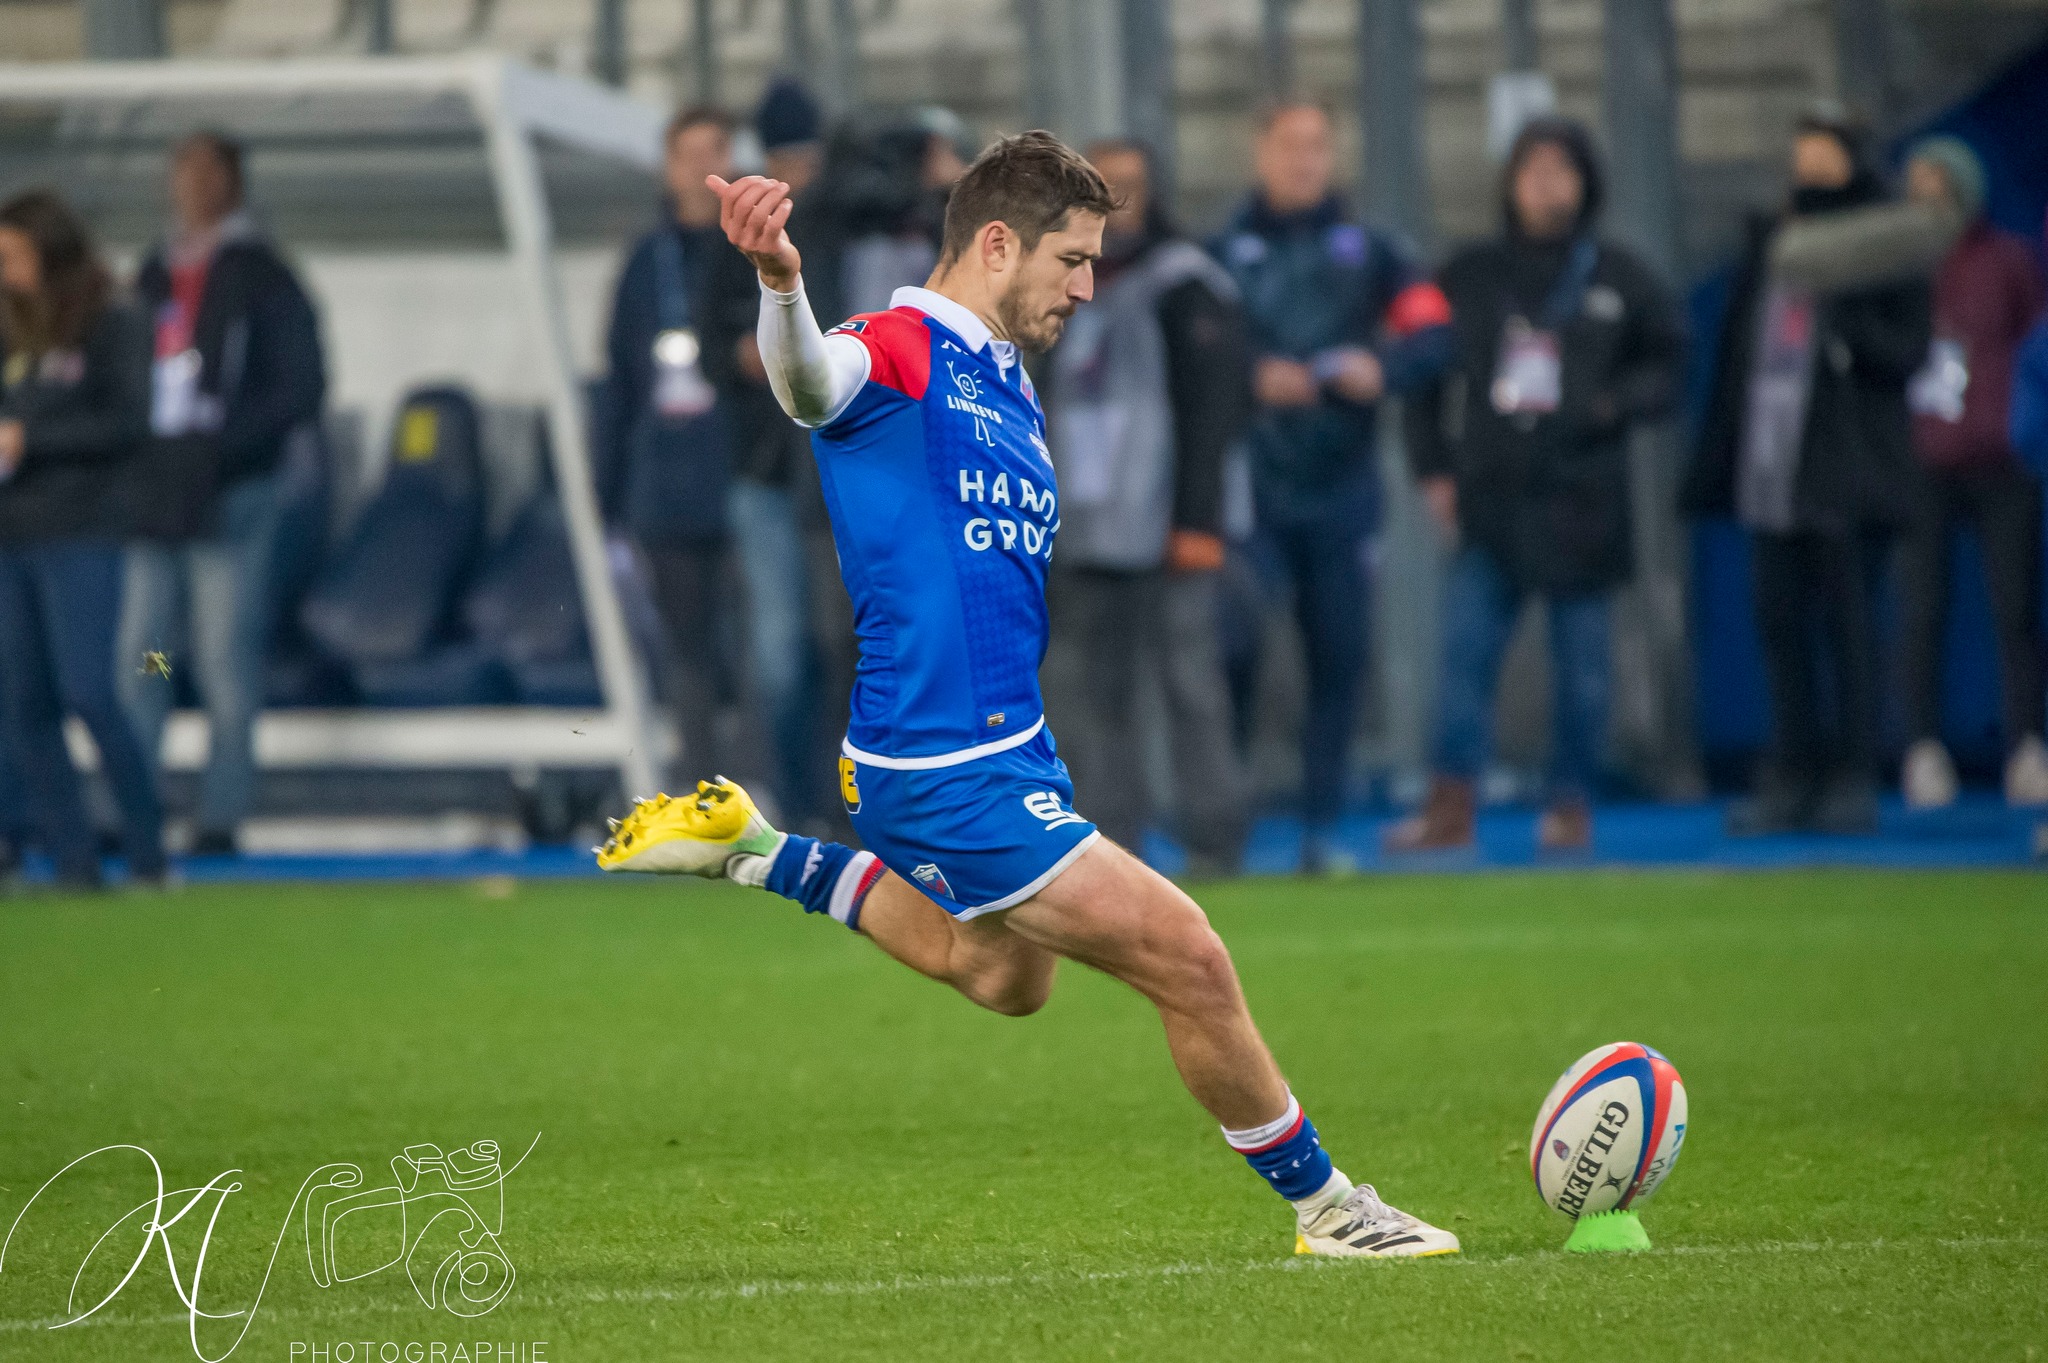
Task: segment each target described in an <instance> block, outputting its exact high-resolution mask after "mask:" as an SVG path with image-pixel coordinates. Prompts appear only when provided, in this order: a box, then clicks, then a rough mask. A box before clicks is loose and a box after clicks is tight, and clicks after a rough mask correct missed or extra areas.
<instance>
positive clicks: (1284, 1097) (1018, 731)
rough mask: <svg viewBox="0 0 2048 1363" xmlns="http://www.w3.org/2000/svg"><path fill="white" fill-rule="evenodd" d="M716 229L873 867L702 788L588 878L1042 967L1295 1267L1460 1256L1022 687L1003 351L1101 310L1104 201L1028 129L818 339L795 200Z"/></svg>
mask: <svg viewBox="0 0 2048 1363" xmlns="http://www.w3.org/2000/svg"><path fill="white" fill-rule="evenodd" d="M709 183H710V186H711V188H713V189H715V190H716V191H717V192H718V195H719V198H720V199H721V200H722V201H723V207H722V209H721V213H720V218H721V222H722V225H723V226H724V228H725V233H726V236H727V237H729V238H730V239H731V241H732V242H733V244H734V245H735V246H737V247H738V248H739V249H740V250H741V251H742V252H744V253H745V254H746V255H747V257H748V258H749V259H750V260H751V261H752V262H753V264H754V266H755V267H756V268H757V269H758V270H759V272H760V276H761V290H762V293H761V317H760V323H759V327H758V332H757V335H758V340H759V342H760V348H761V355H762V358H763V360H764V361H765V363H766V365H767V369H768V376H769V381H770V383H771V385H772V386H773V388H774V390H775V396H776V398H777V399H778V400H779V401H780V402H781V404H782V408H783V410H784V411H786V412H788V413H789V415H790V416H791V417H792V418H794V419H795V420H796V421H797V422H798V424H800V425H802V426H805V427H808V428H809V429H810V430H811V431H812V437H811V441H812V446H813V448H814V450H815V452H816V457H817V461H818V472H819V477H820V479H821V481H822V483H823V487H824V493H825V502H826V505H827V507H828V508H829V510H830V513H831V518H832V534H833V538H834V541H835V543H836V544H837V547H838V551H839V564H840V571H841V574H842V575H843V576H844V578H845V580H846V587H847V590H848V592H850V593H851V594H852V597H853V603H854V612H855V620H856V627H857V629H858V632H859V635H860V650H861V658H860V668H859V673H858V678H857V681H856V683H855V686H854V692H853V697H852V720H851V723H850V724H849V726H848V730H847V735H846V741H845V746H844V748H843V753H844V755H843V756H842V757H841V758H840V762H839V769H840V786H841V794H842V795H843V797H844V798H845V801H846V805H847V809H848V810H849V812H850V813H851V815H852V818H853V823H854V827H855V828H856V829H858V830H859V833H860V836H861V839H862V841H864V842H865V843H866V844H867V846H868V848H870V849H871V850H869V851H863V852H856V851H854V850H853V849H852V848H849V847H844V846H841V845H840V844H837V843H829V842H821V841H818V840H816V839H813V838H806V837H801V836H798V835H795V834H788V833H779V832H777V831H776V830H775V829H773V828H771V827H769V826H768V823H767V821H766V820H765V819H764V818H763V817H762V816H761V813H760V811H759V810H758V809H757V808H756V807H755V805H754V802H753V801H752V800H751V799H749V798H748V796H747V793H746V792H745V791H744V790H741V789H740V788H739V787H738V786H737V785H735V784H734V783H732V782H730V781H727V780H725V779H723V778H719V779H717V780H713V781H705V782H700V783H699V785H698V787H697V790H696V793H695V794H694V795H686V796H683V797H681V798H670V797H668V796H657V797H655V798H654V799H651V800H644V801H642V802H640V803H639V804H638V805H637V806H636V807H635V808H634V810H633V812H632V814H631V815H630V816H629V817H627V818H626V819H625V820H624V821H623V822H622V823H620V824H619V825H618V826H617V827H616V828H615V830H614V832H613V836H612V837H611V838H610V840H609V841H607V842H606V843H605V845H604V846H603V847H602V848H600V849H598V862H599V865H601V866H602V867H603V868H604V869H606V870H608V871H656V872H687V873H690V874H694V875H700V876H709V877H717V876H725V877H726V878H727V879H730V880H734V881H737V882H739V883H740V884H742V885H752V886H760V887H763V888H765V889H768V890H771V891H773V892H774V893H776V894H779V895H782V896H783V897H785V898H788V899H793V900H795V901H797V902H798V903H799V904H801V905H802V906H803V907H804V909H805V911H806V912H811V913H823V914H828V915H830V916H831V917H832V918H834V919H836V920H838V921H839V922H841V923H843V924H845V925H846V926H847V927H849V928H851V929H853V930H854V931H856V932H859V933H861V934H863V935H864V936H866V937H867V938H868V939H869V940H871V941H872V942H874V944H875V945H876V946H878V947H880V948H881V949H882V950H883V951H885V952H887V953H888V954H889V955H891V956H893V957H895V958H896V959H897V960H899V961H901V962H902V963H903V964H905V965H907V966H909V967H910V968H911V969H912V970H915V971H917V972H919V973H920V974H923V975H928V976H930V977H931V978H932V979H935V980H940V981H943V982H944V983H946V984H949V985H951V986H952V987H953V988H955V989H957V990H959V991H960V992H961V993H962V994H965V995H966V996H967V997H968V998H969V999H972V1000H973V1001H974V1002H975V1003H978V1004H980V1005H981V1006H982V1007H984V1008H988V1009H992V1010H994V1011H995V1012H998V1013H1003V1014H1006V1015H1008V1016H1011V1017H1022V1016H1024V1015H1025V1014H1028V1013H1033V1012H1036V1011H1037V1010H1038V1009H1039V1008H1041V1007H1043V1006H1044V1004H1045V1001H1046V998H1047V996H1048V995H1049V994H1050V993H1051V992H1052V982H1053V970H1054V966H1055V965H1056V964H1057V962H1058V961H1059V959H1060V958H1061V957H1066V958H1067V959H1069V960H1074V961H1079V962H1081V963H1082V964H1084V965H1089V966H1093V967H1095V968H1096V969H1098V970H1102V971H1105V972H1107V973H1108V974H1110V975H1113V976H1115V977H1116V978H1117V979H1119V980H1122V981H1123V982H1124V983H1125V984H1128V985H1130V986H1131V987H1132V988H1133V989H1136V990H1137V991H1138V992H1139V993H1141V994H1143V995H1144V996H1145V997H1146V998H1147V999H1150V1000H1151V1001H1152V1003H1153V1005H1154V1006H1155V1007H1157V1008H1158V1010H1159V1017H1160V1021H1161V1022H1162V1023H1164V1024H1165V1028H1166V1041H1167V1046H1168V1048H1169V1049H1170V1050H1171V1052H1172V1054H1173V1062H1174V1064H1175V1066H1176V1067H1178V1069H1179V1070H1180V1076H1181V1079H1182V1081H1183V1082H1184V1083H1186V1085H1187V1087H1188V1091H1189V1092H1190V1093H1192V1094H1193V1095H1194V1097H1195V1101H1197V1102H1199V1103H1200V1104H1201V1105H1202V1106H1203V1107H1204V1108H1207V1109H1208V1111H1209V1112H1210V1114H1211V1115H1212V1116H1214V1117H1215V1119H1216V1120H1217V1121H1218V1122H1220V1123H1221V1124H1222V1126H1223V1136H1224V1139H1225V1140H1227V1141H1229V1142H1230V1145H1231V1148H1232V1149H1234V1150H1236V1151H1238V1152H1239V1153H1240V1154H1242V1155H1243V1156H1244V1157H1245V1159H1246V1161H1247V1162H1249V1163H1250V1165H1251V1166H1252V1168H1253V1169H1255V1170H1257V1171H1258V1173H1259V1174H1260V1175H1261V1176H1263V1177H1264V1178H1265V1179H1266V1181H1267V1182H1268V1183H1270V1184H1272V1185H1273V1188H1274V1190H1275V1191H1276V1192H1278V1193H1279V1194H1280V1195H1281V1196H1282V1197H1284V1198H1286V1199H1287V1200H1288V1201H1289V1202H1291V1203H1292V1204H1293V1205H1294V1209H1295V1216H1296V1224H1297V1227H1298V1235H1297V1237H1296V1240H1295V1250H1296V1252H1297V1253H1303V1254H1328V1255H1357V1256H1386V1257H1396V1256H1401V1257H1405V1256H1420V1255H1433V1254H1453V1253H1456V1252H1457V1249H1458V1238H1457V1237H1456V1236H1455V1235H1453V1234H1451V1233H1450V1232H1449V1231H1446V1230H1440V1229H1438V1228H1437V1227H1435V1226H1432V1225H1429V1224H1427V1223H1426V1222H1423V1221H1421V1220H1419V1219H1417V1218H1416V1217H1413V1216H1410V1215H1408V1214H1407V1213H1406V1212H1402V1211H1397V1210H1395V1209H1394V1208H1392V1207H1389V1206H1388V1205H1387V1204H1386V1203H1384V1202H1382V1201H1381V1200H1380V1198H1379V1196H1378V1194H1376V1193H1375V1192H1374V1191H1373V1189H1372V1188H1371V1187H1370V1186H1369V1185H1366V1184H1356V1185H1354V1184H1353V1183H1352V1182H1351V1180H1350V1179H1348V1178H1346V1177H1345V1176H1344V1175H1343V1173H1342V1172H1340V1171H1339V1170H1337V1169H1336V1168H1335V1167H1333V1166H1332V1164H1331V1162H1330V1157H1329V1155H1328V1154H1326V1153H1324V1151H1323V1148H1322V1145H1321V1142H1320V1141H1319V1140H1318V1138H1317V1136H1316V1129H1315V1126H1314V1125H1313V1124H1312V1123H1311V1122H1310V1121H1309V1120H1308V1117H1307V1115H1306V1114H1305V1113H1304V1112H1303V1111H1302V1109H1301V1104H1300V1103H1298V1102H1297V1101H1296V1100H1295V1098H1294V1095H1293V1094H1292V1093H1290V1092H1289V1091H1288V1087H1287V1081H1286V1080H1285V1079H1283V1078H1282V1077H1281V1075H1280V1069H1279V1066H1278V1065H1276V1064H1275V1063H1274V1061H1273V1057H1272V1054H1271V1053H1270V1052H1269V1051H1268V1050H1267V1049H1266V1045H1265V1042H1264V1041H1263V1040H1262V1039H1261V1037H1260V1036H1259V1031H1258V1028H1257V1027H1256V1026H1255V1025H1254V1024H1253V1022H1252V1018H1251V1014H1250V1013H1249V1012H1248V1011H1247V1010H1246V1007H1245V1000H1244V993H1243V991H1242V989H1241V988H1240V987H1239V985H1238V979H1237V972H1236V969H1235V968H1234V967H1233V966H1232V964H1231V960H1230V953H1229V952H1228V951H1226V950H1225V949H1224V946H1223V942H1222V941H1221V939H1219V938H1218V937H1217V935H1216V933H1215V932H1214V930H1212V929H1211V928H1210V926H1209V922H1208V919H1207V918H1206V917H1205V916H1204V915H1203V913H1202V910H1201V909H1200V907H1198V906H1197V905H1196V904H1195V902H1194V901H1193V900H1191V899H1189V898H1188V897H1187V895H1185V894H1183V893H1182V892H1181V891H1180V889H1179V888H1178V887H1177V886H1175V885H1174V884H1173V883H1172V882H1171V881H1169V880H1167V879H1166V878H1165V877H1164V876H1162V875H1160V874H1158V873H1157V872H1155V871H1153V870H1152V869H1151V868H1149V867H1148V866H1146V865H1145V864H1144V863H1143V862H1142V861H1139V860H1138V859H1137V858H1136V857H1134V856H1132V855H1131V854H1130V853H1128V852H1126V851H1125V850H1124V849H1123V848H1121V847H1118V846H1116V845H1115V844H1114V843H1111V842H1110V841H1108V840H1107V839H1105V838H1103V837H1102V836H1101V835H1100V834H1099V833H1098V832H1097V831H1096V829H1095V826H1094V825H1093V824H1091V823H1090V822H1088V820H1086V819H1085V818H1083V817H1082V816H1081V815H1079V814H1077V813H1076V812H1075V811H1074V807H1073V804H1072V800H1073V786H1072V784H1071V783H1070V781H1069V779H1068V776H1067V768H1066V764H1065V763H1063V762H1062V761H1060V759H1059V757H1058V755H1057V753H1056V751H1055V748H1054V745H1053V737H1052V734H1051V733H1050V732H1049V731H1048V730H1047V729H1046V727H1045V715H1044V711H1043V708H1042V703H1041V701H1040V698H1039V691H1038V667H1039V663H1040V661H1041V659H1042V658H1043V657H1044V654H1045V647H1046V639H1047V614H1046V604H1045V582H1046V571H1047V565H1048V562H1049V560H1050V559H1051V556H1052V544H1053V536H1054V534H1055V533H1056V532H1057V531H1058V529H1059V501H1058V498H1059V493H1058V489H1057V488H1056V487H1055V486H1054V484H1053V470H1052V463H1051V461H1050V459H1049V458H1048V457H1047V454H1046V446H1045V418H1044V414H1043V413H1042V412H1041V411H1040V410H1039V405H1038V399H1037V396H1036V395H1035V394H1034V393H1033V391H1032V387H1031V380H1030V379H1029V378H1028V377H1027V376H1026V375H1025V372H1024V368H1023V365H1022V364H1021V362H1020V359H1019V353H1018V352H1019V351H1020V350H1029V351H1042V350H1044V349H1046V348H1047V347H1048V346H1050V345H1052V343H1053V342H1054V341H1056V340H1058V339H1059V335H1060V330H1061V328H1062V326H1063V325H1064V323H1065V321H1066V319H1067V318H1068V317H1070V316H1072V315H1073V312H1074V309H1075V307H1076V306H1078V305H1079V304H1081V303H1084V302H1086V301H1087V300H1088V299H1089V298H1090V297H1091V296H1092V295H1093V293H1094V287H1095V286H1094V274H1093V266H1094V262H1095V260H1096V259H1097V258H1098V257H1099V256H1100V254H1101V249H1102V229H1103V222H1104V219H1105V218H1106V217H1107V215H1108V214H1109V211H1110V209H1111V208H1112V206H1113V201H1112V199H1111V196H1110V193H1109V190H1108V188H1107V186H1105V185H1104V183H1103V181H1102V178H1101V176H1099V175H1097V174H1096V172H1095V170H1094V168H1093V167H1092V166H1090V165H1089V164H1088V163H1087V162H1086V161H1085V160H1083V159H1082V158H1081V157H1080V156H1079V155H1078V154H1076V153H1075V152H1074V151H1073V150H1072V149H1070V148H1068V147H1067V146H1065V145H1064V144H1063V143H1061V142H1060V141H1059V140H1058V139H1057V138H1055V137H1053V136H1052V135H1051V134H1050V133H1045V132H1030V133H1024V134H1022V135H1021V136H1018V137H1011V138H1006V139H1004V140H1002V141H999V142H997V143H995V144H994V145H993V146H991V147H990V148H989V149H988V150H987V151H986V152H984V153H983V154H982V155H981V156H980V158H979V159H977V160H976V161H975V163H974V165H973V166H972V167H971V168H970V169H969V170H968V172H967V174H966V176H965V177H964V178H963V179H962V180H961V181H960V182H959V184H958V185H957V186H956V187H955V188H954V190H953V193H952V198H951V200H950V201H949V203H948V204H947V207H946V221H945V239H944V242H943V245H942V248H941V252H940V257H939V263H938V266H937V268H936V269H935V270H934V271H933V273H932V277H931V279H930V280H928V281H927V283H926V286H925V287H924V288H905V289H898V290H897V291H896V294H895V296H894V297H893V298H892V299H891V300H890V301H891V305H892V306H891V307H890V309H889V310H888V311H886V312H874V313H867V314H864V315H862V316H859V317H855V318H853V319H851V320H850V321H847V322H845V323H843V324H842V325H840V326H837V327H834V328H833V329H832V331H831V332H830V333H829V334H828V333H825V332H823V331H821V330H820V329H819V326H818V323H817V320H816V319H815V318H814V317H813V316H812V315H811V308H810V304H809V303H808V302H807V301H806V300H805V298H804V288H803V279H802V276H801V275H800V273H799V270H800V267H801V264H802V262H801V260H800V258H799V256H798V254H797V251H796V248H795V247H794V246H792V245H791V244H790V240H789V236H788V234H787V233H785V232H784V230H783V227H784V224H785V223H787V222H788V220H789V213H790V189H789V186H788V185H786V184H783V183H781V182H779V181H774V180H767V179H763V178H760V177H758V176H748V177H746V178H744V179H742V180H740V181H738V182H737V183H733V184H728V183H726V182H725V181H724V180H722V179H719V178H717V177H713V178H712V179H711V180H710V181H709Z"/></svg>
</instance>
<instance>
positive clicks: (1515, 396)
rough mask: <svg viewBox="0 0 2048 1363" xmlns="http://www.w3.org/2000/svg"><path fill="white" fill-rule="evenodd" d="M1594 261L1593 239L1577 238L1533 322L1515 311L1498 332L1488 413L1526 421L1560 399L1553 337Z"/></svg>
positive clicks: (1572, 310) (1574, 308)
mask: <svg viewBox="0 0 2048 1363" xmlns="http://www.w3.org/2000/svg"><path fill="white" fill-rule="evenodd" d="M1599 262H1600V250H1599V247H1598V246H1596V245H1595V244H1594V242H1593V239H1592V238H1591V237H1580V238H1579V239H1578V241H1577V242H1575V243H1574V244H1573V246H1572V253H1571V255H1570V257H1569V258H1568V259H1567V260H1566V261H1565V266H1564V272H1563V273H1562V274H1560V275H1559V276H1558V280H1557V283H1556V284H1555V285H1553V286H1552V287H1551V290H1550V296H1549V297H1547V298H1545V299H1544V300H1543V306H1542V307H1541V308H1539V309H1538V310H1537V313H1536V318H1535V320H1534V321H1533V322H1532V321H1531V320H1530V319H1529V318H1527V317H1524V316H1522V315H1521V313H1519V312H1516V313H1514V314H1512V315H1511V316H1509V318H1508V320H1507V325H1506V326H1505V327H1503V328H1502V329H1501V337H1500V354H1499V357H1498V359H1497V360H1496V362H1495V364H1494V370H1493V386H1492V389H1491V392H1490V394H1489V396H1490V397H1491V398H1492V400H1493V410H1494V411H1496V412H1499V413H1500V414H1501V415H1502V416H1514V417H1519V418H1521V419H1522V420H1523V421H1525V422H1528V421H1534V420H1535V418H1536V417H1538V416H1541V415H1543V414H1544V413H1546V412H1554V411H1556V410H1557V408H1558V404H1559V402H1560V401H1562V400H1563V396H1564V392H1563V390H1564V364H1563V358H1562V355H1561V352H1560V350H1559V346H1558V335H1559V333H1560V332H1562V331H1563V330H1564V328H1565V327H1566V326H1567V325H1568V324H1569V323H1570V322H1571V319H1572V318H1573V317H1574V316H1575V315H1577V313H1578V311H1579V305H1580V303H1581V302H1582V301H1583V300H1584V298H1585V295H1586V287H1587V285H1589V284H1590V283H1592V280H1593V269H1594V267H1595V266H1596V265H1598V264H1599Z"/></svg>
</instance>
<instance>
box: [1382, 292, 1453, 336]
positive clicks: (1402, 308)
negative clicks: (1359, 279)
mask: <svg viewBox="0 0 2048 1363" xmlns="http://www.w3.org/2000/svg"><path fill="white" fill-rule="evenodd" d="M1450 320H1451V300H1450V299H1448V298H1446V297H1444V291H1443V290H1442V289H1439V288H1438V287H1437V286H1436V285H1434V284H1431V283H1429V282H1427V281H1424V282H1423V283H1420V284H1410V285H1409V286H1408V287H1407V288H1405V289H1403V290H1401V292H1399V293H1397V294H1395V295H1394V301H1393V302H1392V303H1389V304H1388V305H1387V327H1388V329H1389V330H1390V331H1392V332H1393V333H1394V334H1395V335H1396V336H1413V335H1414V334H1415V333H1416V332H1418V331H1421V330H1423V329H1424V328H1426V327H1440V326H1443V325H1445V324H1447V323H1448V322H1449V321H1450Z"/></svg>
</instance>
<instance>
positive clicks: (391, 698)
mask: <svg viewBox="0 0 2048 1363" xmlns="http://www.w3.org/2000/svg"><path fill="white" fill-rule="evenodd" d="M352 672H353V675H354V678H355V686H356V691H357V693H358V694H359V695H361V697H362V698H363V700H364V702H365V703H367V704H370V705H393V706H408V707H411V706H433V705H506V704H509V703H511V701H512V700H513V694H512V681H511V678H510V677H509V676H507V675H506V672H505V667H504V664H502V663H501V662H499V661H498V659H497V658H496V657H495V656H494V655H493V654H492V652H491V650H490V648H489V647H488V646H487V645H484V644H479V643H474V642H469V643H452V644H441V645H438V646H436V647H434V648H432V649H430V650H428V651H427V652H426V653H423V654H421V655H420V656H419V657H417V658H399V659H394V660H391V661H386V662H364V663H357V664H356V665H355V667H354V668H353V669H352Z"/></svg>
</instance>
